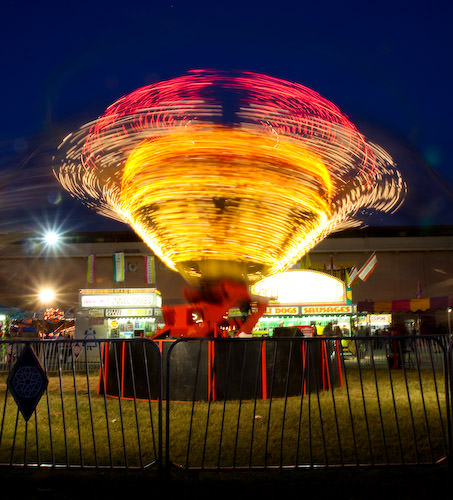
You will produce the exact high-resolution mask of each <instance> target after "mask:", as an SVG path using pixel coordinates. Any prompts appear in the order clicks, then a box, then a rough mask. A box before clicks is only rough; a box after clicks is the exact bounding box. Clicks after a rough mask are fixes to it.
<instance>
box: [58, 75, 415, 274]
mask: <svg viewBox="0 0 453 500" xmlns="http://www.w3.org/2000/svg"><path fill="white" fill-rule="evenodd" d="M60 153H61V155H62V156H63V158H62V162H61V165H60V166H59V168H57V169H56V172H55V173H56V175H57V177H58V179H59V181H60V182H61V184H62V185H63V186H64V188H65V189H67V190H68V191H70V192H71V194H72V195H73V196H75V197H77V198H79V199H81V200H82V201H83V202H84V203H86V204H87V205H88V206H89V207H91V208H94V209H96V210H97V211H98V212H99V213H101V214H103V215H106V216H108V217H112V218H114V219H118V220H121V221H123V222H125V223H127V224H129V225H130V226H131V227H132V228H133V229H134V230H135V232H136V233H137V234H138V235H140V236H141V238H142V239H143V241H144V242H145V243H147V245H148V246H149V247H150V248H151V249H152V250H153V252H154V253H155V254H156V255H157V256H158V257H159V258H160V259H161V260H162V261H163V262H164V263H165V264H167V265H168V266H169V267H170V268H171V269H174V270H176V271H178V272H179V273H180V274H181V275H182V276H183V277H184V278H185V279H186V280H187V281H189V282H193V283H195V284H196V283H197V282H200V281H205V282H209V281H211V282H212V281H217V280H220V279H233V280H235V281H247V282H249V283H253V282H256V281H258V280H260V279H262V278H263V277H265V276H269V275H272V274H275V273H278V272H282V271H285V270H287V269H289V268H290V267H291V266H293V265H294V264H295V263H296V262H297V261H298V260H300V259H301V258H302V256H303V255H305V254H306V253H307V252H308V251H309V250H310V249H311V248H313V246H315V245H316V244H317V243H318V242H319V241H321V240H322V239H323V238H325V237H326V236H327V235H328V234H330V233H332V232H334V231H339V230H342V229H345V228H348V227H353V226H359V225H360V224H361V220H360V219H361V217H362V216H363V215H369V214H370V213H374V212H392V211H394V210H396V209H397V208H398V207H399V206H400V204H401V203H402V201H403V199H404V195H405V192H406V185H405V182H404V181H403V179H402V177H401V175H400V173H399V172H398V170H397V169H396V168H395V165H394V164H393V160H392V158H391V157H390V156H389V155H388V154H387V153H386V152H385V151H384V150H383V149H382V148H380V147H379V146H377V145H376V144H373V143H371V142H368V141H366V140H365V138H364V137H363V135H362V134H361V133H360V132H359V131H358V130H357V128H356V127H355V125H354V124H353V123H351V122H350V121H349V119H348V118H347V117H346V116H345V115H344V114H342V113H341V111H340V110H339V109H338V108H337V107H336V106H335V105H334V104H333V103H331V102H330V101H328V100H327V99H324V98H323V97H321V96H320V95H319V94H317V93H316V92H314V91H313V90H311V89H309V88H307V87H303V86H302V85H299V84H296V83H291V82H287V81H284V80H279V79H277V78H272V77H269V76H266V75H259V74H253V73H248V72H245V73H237V74H236V73H235V74H232V75H229V74H226V73H222V72H215V71H214V72H212V71H203V70H200V71H196V72H191V73H190V74H189V75H186V76H183V77H179V78H174V79H172V80H169V81H165V82H159V83H156V84H153V85H149V86H147V87H143V88H140V89H138V90H136V91H134V92H132V93H130V94H129V95H126V96H123V97H122V98H121V99H119V100H118V101H117V102H115V103H114V104H112V105H111V106H109V107H108V108H107V110H106V111H105V113H104V114H103V115H102V116H101V117H100V118H98V119H97V120H95V121H92V122H90V123H88V124H86V125H85V126H83V127H82V128H81V129H80V130H79V131H78V132H76V133H74V134H70V135H69V136H68V137H67V138H66V139H65V141H63V143H62V144H61V145H60Z"/></svg>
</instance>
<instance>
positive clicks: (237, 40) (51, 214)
mask: <svg viewBox="0 0 453 500" xmlns="http://www.w3.org/2000/svg"><path fill="white" fill-rule="evenodd" d="M452 18H453V7H452V4H451V3H450V2H446V1H444V2H436V1H433V2H417V1H412V2H401V1H398V0H382V1H368V2H367V1H362V2H355V1H354V2H348V1H343V2H340V1H335V2H332V1H329V0H327V1H324V2H315V1H312V2H305V1H303V0H299V1H294V2H287V1H273V2H269V1H265V0H262V1H256V2H255V1H246V0H243V1H240V2H236V1H228V2H225V1H218V0H211V1H209V2H208V1H207V2H199V1H195V2H194V1H190V0H187V1H182V0H170V1H158V0H154V1H153V0H148V1H143V2H137V1H133V0H132V1H128V2H115V1H102V0H101V1H96V0H92V1H90V2H87V1H84V0H81V1H77V2H71V3H69V2H60V4H58V3H57V2H52V1H49V2H45V1H43V2H32V1H29V2H26V1H25V2H17V1H13V0H3V2H2V16H1V21H0V23H1V29H0V37H1V43H0V53H1V59H0V60H1V61H2V77H1V80H0V82H1V83H0V85H1V89H2V96H3V103H2V120H1V121H0V123H1V125H0V127H1V129H0V153H1V157H0V159H1V161H2V169H1V176H0V189H1V198H0V210H1V213H2V214H3V216H2V218H1V219H0V231H11V230H14V227H15V226H19V225H20V226H21V227H26V228H29V229H30V230H33V229H34V227H35V226H36V224H38V223H41V224H43V223H44V220H46V221H48V223H49V224H51V223H53V221H57V222H58V223H59V224H62V225H63V227H62V228H63V229H66V230H74V229H75V230H81V231H83V230H87V231H92V230H98V229H107V230H108V229H116V228H124V229H126V227H125V226H123V225H121V224H116V223H115V224H112V223H110V222H109V221H108V219H104V218H102V217H100V216H97V215H95V214H93V213H91V212H89V211H88V210H87V209H83V208H81V207H80V206H79V203H78V202H76V201H74V200H72V199H70V198H69V195H67V194H66V193H64V192H62V191H61V196H62V198H61V201H59V200H60V196H59V194H58V192H59V189H58V185H57V184H56V181H53V178H52V176H51V175H49V173H50V171H51V167H52V163H51V160H50V158H51V155H52V151H54V150H55V148H56V146H57V145H58V144H59V142H60V141H61V139H62V138H63V137H64V136H65V135H66V134H67V133H68V132H69V131H71V130H74V129H76V128H78V127H79V126H80V125H82V124H83V123H84V122H86V121H89V120H91V119H94V118H96V117H97V116H99V115H100V114H101V113H102V112H103V110H104V109H105V108H106V107H107V106H108V105H109V104H111V103H112V102H113V101H115V100H116V99H117V98H119V97H120V96H122V95H124V94H127V93H129V92H131V91H132V90H134V89H136V88H137V87H140V86H143V85H146V84H148V83H152V82H154V81H158V80H161V79H166V78H172V77H176V76H179V75H181V74H184V73H185V72H186V71H187V70H189V69H192V68H202V67H209V68H218V69H239V70H250V71H255V72H262V73H266V74H269V75H272V76H276V77H279V78H283V79H287V80H292V81H296V82H299V83H301V84H303V85H306V86H308V87H311V88H313V89H314V90H316V91H318V92H319V93H320V94H322V95H323V96H324V97H326V98H328V99H330V100H331V101H332V102H334V103H335V104H336V105H337V106H338V107H339V108H340V109H341V110H342V111H343V112H344V113H346V114H347V115H348V116H349V117H350V118H351V119H352V121H354V123H356V125H357V126H358V128H359V130H361V131H362V132H364V133H365V135H366V136H367V137H368V138H369V139H371V140H374V141H375V142H378V143H379V144H381V145H382V146H383V147H385V148H386V149H388V150H389V151H390V153H391V154H392V155H393V156H394V158H395V159H396V161H397V163H398V165H399V167H400V169H401V170H402V172H403V174H404V175H405V177H406V179H407V182H408V185H409V197H408V202H407V203H406V204H405V205H404V206H403V208H402V209H401V211H400V212H399V213H398V214H397V215H395V216H392V217H389V216H386V217H380V218H377V219H375V220H374V221H370V222H371V223H375V224H380V225H396V224H411V225H426V224H428V225H429V224H453V210H451V208H452V207H453V195H452V191H451V189H450V185H451V184H452V182H453V171H452V170H451V168H450V150H451V140H450V137H451V133H452V131H451V116H452V114H453V106H452V101H451V98H450V92H451V88H452V75H451V73H452V64H451V52H452V48H453V43H452V42H453V40H452V38H453V35H452V31H453V30H451V20H452ZM46 174H47V177H46Z"/></svg>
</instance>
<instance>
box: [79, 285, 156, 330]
mask: <svg viewBox="0 0 453 500" xmlns="http://www.w3.org/2000/svg"><path fill="white" fill-rule="evenodd" d="M161 325H163V318H162V296H161V294H160V292H159V291H158V290H156V289H155V288H114V289H82V290H80V292H79V310H78V311H77V315H76V322H75V327H76V328H75V337H76V338H81V339H83V338H86V337H90V338H132V337H147V336H151V335H152V334H153V333H154V332H155V331H156V330H157V328H158V327H159V326H161Z"/></svg>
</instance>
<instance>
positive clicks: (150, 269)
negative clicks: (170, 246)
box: [145, 255, 156, 284]
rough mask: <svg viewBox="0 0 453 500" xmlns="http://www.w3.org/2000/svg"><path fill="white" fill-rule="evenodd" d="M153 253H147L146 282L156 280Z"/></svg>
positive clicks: (149, 282)
mask: <svg viewBox="0 0 453 500" xmlns="http://www.w3.org/2000/svg"><path fill="white" fill-rule="evenodd" d="M154 259H155V258H154V256H153V255H145V283H148V284H151V283H155V282H156V263H155V261H154Z"/></svg>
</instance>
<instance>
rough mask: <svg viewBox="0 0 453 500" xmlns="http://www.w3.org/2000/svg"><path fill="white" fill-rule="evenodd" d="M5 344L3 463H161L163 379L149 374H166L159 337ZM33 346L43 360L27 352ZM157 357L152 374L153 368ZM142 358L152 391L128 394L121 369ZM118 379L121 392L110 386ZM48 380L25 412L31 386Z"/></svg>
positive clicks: (0, 415) (0, 408) (0, 378)
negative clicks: (110, 390) (29, 411)
mask: <svg viewBox="0 0 453 500" xmlns="http://www.w3.org/2000/svg"><path fill="white" fill-rule="evenodd" d="M0 347H1V348H2V349H1V351H2V352H3V361H4V364H3V366H4V367H5V368H6V369H4V370H3V371H2V372H1V373H0V401H1V404H0V419H1V421H0V465H3V466H5V465H6V466H15V465H19V466H24V465H25V466H35V467H55V468H131V469H137V468H140V469H143V468H147V467H151V466H153V465H160V464H161V456H162V449H161V447H162V435H161V432H162V422H161V418H162V399H161V393H160V383H157V384H156V383H155V381H154V380H153V381H151V380H150V379H151V377H152V376H154V377H157V379H158V380H160V378H161V374H160V369H161V363H160V353H159V350H158V347H157V346H156V344H154V343H153V342H149V341H146V340H143V339H134V340H121V341H114V340H108V341H102V340H90V341H89V342H80V341H75V340H39V341H23V342H20V341H15V342H11V343H7V342H2V343H1V344H0ZM27 347H31V348H32V349H33V352H34V353H35V354H36V357H37V360H38V363H36V364H34V365H33V360H32V361H30V358H27V360H26V361H23V360H22V359H21V353H22V352H23V351H24V350H26V349H27ZM151 358H152V359H153V361H154V370H155V372H154V373H153V374H150V373H147V369H148V366H149V361H148V360H149V359H151ZM156 360H157V361H156ZM21 363H22V364H23V365H24V366H22V365H21ZM142 366H143V367H145V370H144V372H143V373H141V378H142V384H143V383H144V384H145V387H146V385H147V386H148V388H149V390H148V393H147V394H146V396H147V397H146V398H140V399H139V398H138V397H136V396H135V395H134V392H133V391H132V394H131V395H130V397H128V398H127V399H124V398H123V394H122V392H121V390H122V384H121V379H120V378H119V377H121V369H122V370H123V371H124V370H126V369H127V370H130V371H131V372H132V374H134V370H135V369H138V368H139V367H142ZM41 370H42V371H41ZM13 375H14V376H13ZM40 376H43V377H45V378H42V379H41V378H40ZM8 379H9V380H8ZM112 379H114V380H115V379H116V380H115V383H116V384H117V388H118V390H117V391H116V393H115V394H109V393H108V390H106V388H107V386H108V384H109V382H110V383H111V382H112ZM46 380H47V381H46ZM24 384H25V385H24ZM46 384H47V386H46V387H45V390H44V391H43V393H42V396H41V398H40V400H39V402H38V403H37V406H36V409H35V410H34V411H33V412H32V414H31V416H30V418H29V419H28V420H26V419H25V417H24V416H23V414H21V413H22V409H21V405H23V406H24V407H26V406H27V405H29V402H30V398H31V397H34V396H33V394H31V392H30V389H28V390H25V389H24V387H28V388H32V389H35V388H36V389H37V390H38V389H39V386H40V385H43V387H44V386H45V385H46ZM151 385H152V387H153V391H152V393H151V389H150V387H151ZM12 389H13V391H12V392H11V390H12ZM14 389H15V390H14Z"/></svg>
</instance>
